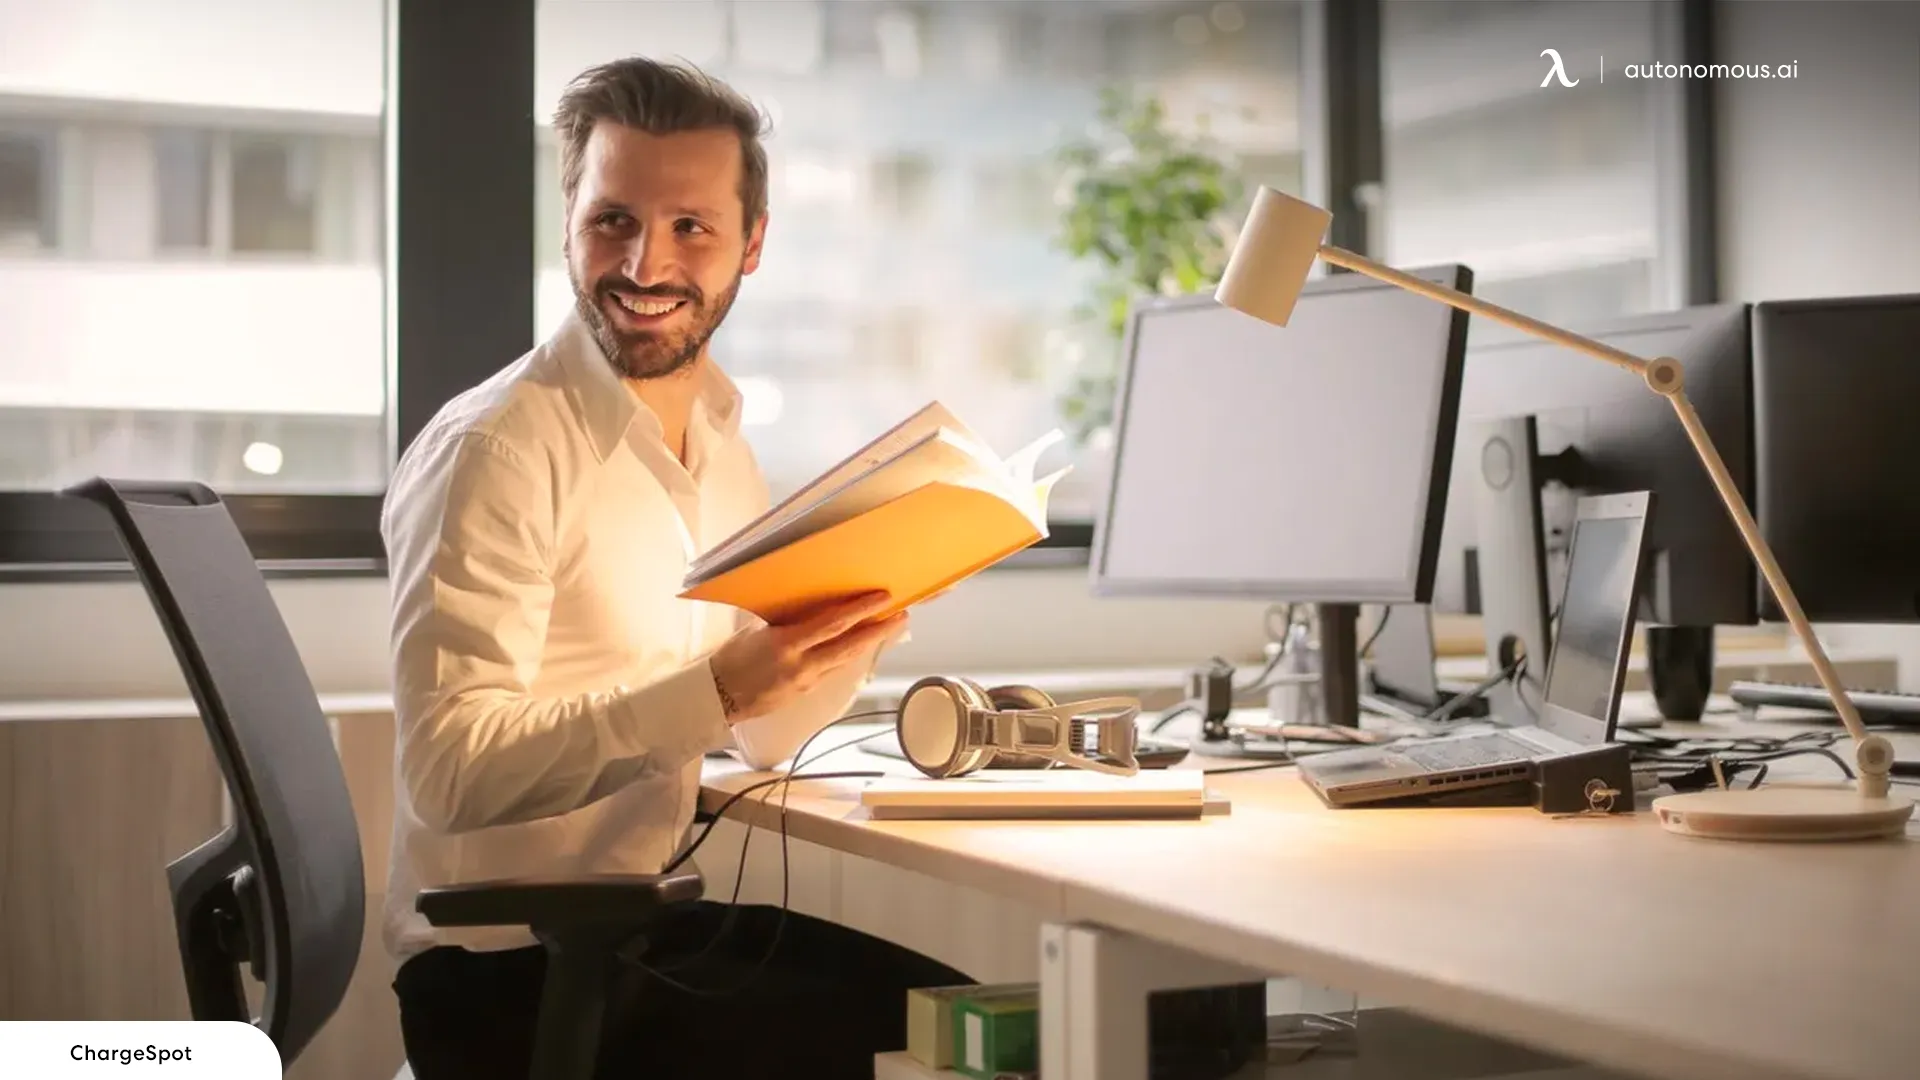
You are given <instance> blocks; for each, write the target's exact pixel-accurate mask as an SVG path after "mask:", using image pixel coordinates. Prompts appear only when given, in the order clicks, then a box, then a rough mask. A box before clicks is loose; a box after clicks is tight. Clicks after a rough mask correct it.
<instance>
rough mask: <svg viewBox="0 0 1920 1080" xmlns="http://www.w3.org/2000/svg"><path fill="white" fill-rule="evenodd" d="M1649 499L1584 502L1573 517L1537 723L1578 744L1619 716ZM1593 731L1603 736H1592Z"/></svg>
mask: <svg viewBox="0 0 1920 1080" xmlns="http://www.w3.org/2000/svg"><path fill="white" fill-rule="evenodd" d="M1647 501H1648V498H1647V497H1646V496H1645V495H1644V494H1635V495H1620V496H1607V497H1602V498H1597V499H1586V500H1582V506H1583V511H1582V513H1581V514H1580V515H1579V516H1577V517H1576V518H1575V519H1574V524H1573V535H1572V537H1571V539H1570V541H1569V543H1568V549H1567V577H1566V585H1565V588H1564V589H1563V590H1562V591H1561V601H1560V619H1559V626H1558V630H1557V632H1556V633H1555V635H1554V639H1553V657H1552V662H1551V668H1550V670H1549V671H1548V672H1547V682H1546V691H1545V695H1546V706H1547V707H1546V709H1545V710H1543V716H1542V718H1541V719H1542V723H1541V726H1542V727H1551V728H1554V729H1555V730H1559V731H1560V733H1561V734H1564V735H1567V736H1568V737H1569V738H1575V739H1576V740H1577V741H1581V742H1589V743H1591V742H1598V741H1603V740H1604V738H1605V737H1606V735H1610V734H1611V730H1612V725H1613V721H1614V718H1615V716H1616V715H1617V713H1618V707H1619V695H1620V687H1621V684H1622V682H1623V680H1624V677H1625V674H1626V660H1627V653H1628V651H1629V647H1630V641H1631V636H1632V630H1633V622H1634V610H1635V605H1636V603H1637V596H1636V594H1637V592H1638V591H1639V579H1640V568H1641V552H1642V550H1643V537H1644V535H1645V532H1646V513H1645V507H1646V505H1647ZM1567 726H1571V727H1572V728H1573V729H1574V730H1562V729H1563V728H1564V727H1567ZM1596 728H1599V729H1601V730H1604V731H1605V732H1606V735H1602V736H1601V737H1600V738H1594V737H1593V735H1594V734H1595V730H1596Z"/></svg>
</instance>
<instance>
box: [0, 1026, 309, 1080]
mask: <svg viewBox="0 0 1920 1080" xmlns="http://www.w3.org/2000/svg"><path fill="white" fill-rule="evenodd" d="M0 1074H4V1075H7V1076H31V1077H35V1078H36V1080H37V1078H39V1077H49V1078H57V1077H63V1076H111V1077H136V1076H160V1077H167V1078H169V1080H201V1078H203V1077H204V1078H206V1080H280V1051H279V1050H278V1049H277V1048H276V1047H275V1046H274V1045H273V1040H272V1039H269V1038H267V1034H266V1032H264V1031H261V1030H260V1029H259V1028H257V1027H254V1026H253V1025H252V1024H242V1023H240V1022H238V1021H236V1020H204V1021H199V1020H8V1021H0Z"/></svg>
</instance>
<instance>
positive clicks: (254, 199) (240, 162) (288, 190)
mask: <svg viewBox="0 0 1920 1080" xmlns="http://www.w3.org/2000/svg"><path fill="white" fill-rule="evenodd" d="M229 146H230V150H229V153H230V154H231V155H232V168H233V250H235V251H237V252H247V251H263V252H277V253H288V252H311V251H314V250H315V249H316V248H317V246H318V245H317V243H316V242H315V230H314V218H315V210H316V204H317V202H318V194H317V191H316V189H317V188H318V187H319V182H320V177H319V172H320V168H319V161H318V158H319V154H318V152H317V147H315V146H314V145H313V143H312V142H311V141H310V140H304V139H285V138H272V137H269V136H260V135H241V136H237V137H235V138H234V139H233V140H232V142H231V143H230V144H229Z"/></svg>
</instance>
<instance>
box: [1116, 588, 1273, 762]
mask: <svg viewBox="0 0 1920 1080" xmlns="http://www.w3.org/2000/svg"><path fill="white" fill-rule="evenodd" d="M1293 611H1294V605H1292V604H1268V605H1267V610H1266V612H1265V613H1264V614H1263V615H1262V616H1261V617H1262V619H1263V620H1264V621H1265V623H1266V630H1267V643H1268V644H1269V645H1278V646H1280V647H1279V648H1277V649H1275V650H1274V651H1273V655H1272V656H1270V657H1268V658H1267V665H1266V666H1265V667H1263V668H1261V669H1260V673H1259V674H1258V675H1255V676H1254V677H1253V678H1251V679H1249V680H1247V681H1246V682H1245V683H1243V684H1241V685H1239V686H1234V685H1233V664H1231V663H1230V662H1228V660H1227V658H1226V657H1224V656H1210V657H1208V658H1207V664H1208V666H1210V667H1212V668H1213V670H1214V673H1215V674H1216V675H1223V676H1225V677H1226V679H1227V685H1228V689H1229V692H1230V695H1232V696H1239V695H1242V694H1251V693H1255V692H1257V691H1259V690H1264V689H1266V680H1267V679H1268V678H1270V677H1272V675H1273V671H1274V669H1275V668H1277V667H1279V666H1280V661H1281V660H1282V659H1283V658H1285V656H1286V655H1287V637H1288V634H1289V632H1290V631H1291V630H1292V629H1293ZM1275 615H1279V616H1280V617H1281V629H1280V632H1279V633H1278V634H1276V633H1274V628H1273V617H1274V616H1275ZM1195 711H1197V707H1196V705H1195V703H1194V701H1193V699H1191V698H1188V699H1187V700H1185V701H1181V702H1176V703H1175V704H1173V705H1171V706H1168V707H1167V708H1166V709H1163V710H1161V712H1160V715H1159V716H1157V717H1155V718H1154V721H1153V723H1152V724H1151V725H1150V726H1149V727H1148V728H1147V734H1149V735H1158V734H1160V731H1161V729H1163V728H1165V727H1166V726H1167V725H1168V724H1171V723H1173V722H1174V721H1175V720H1178V719H1180V718H1181V717H1182V716H1185V715H1186V714H1187V713H1190V712H1195Z"/></svg>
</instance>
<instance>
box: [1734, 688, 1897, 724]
mask: <svg viewBox="0 0 1920 1080" xmlns="http://www.w3.org/2000/svg"><path fill="white" fill-rule="evenodd" d="M1727 696H1728V697H1730V698H1732V699H1733V701H1734V704H1736V705H1739V706H1740V707H1741V708H1744V709H1755V708H1759V707H1760V706H1762V705H1777V706H1781V707H1784V708H1790V709H1818V710H1822V711H1825V712H1832V711H1833V698H1831V697H1829V696H1828V695H1827V691H1826V688H1825V687H1822V686H1810V685H1807V684H1804V683H1774V682H1736V683H1734V684H1733V685H1732V686H1730V687H1728V688H1727ZM1847 697H1849V698H1851V699H1852V701H1853V707H1854V709H1855V710H1857V711H1858V712H1859V713H1860V722H1861V723H1863V724H1880V725H1887V726H1892V727H1920V694H1901V693H1896V692H1893V691H1888V690H1849V691H1847ZM1835 719H1836V720H1837V719H1838V714H1836V715H1835Z"/></svg>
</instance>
